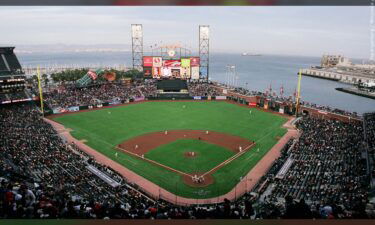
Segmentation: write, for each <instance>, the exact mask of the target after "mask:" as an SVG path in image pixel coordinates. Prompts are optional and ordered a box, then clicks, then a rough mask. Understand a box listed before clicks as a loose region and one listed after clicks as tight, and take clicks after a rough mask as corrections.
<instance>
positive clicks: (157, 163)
mask: <svg viewBox="0 0 375 225" xmlns="http://www.w3.org/2000/svg"><path fill="white" fill-rule="evenodd" d="M254 145H255V142H254V143H252V144H251V145H249V146H247V147H246V148H244V150H242V151H240V152H238V153H237V154H235V155H233V156H231V157H230V158H228V159H226V160H225V161H223V162H222V163H220V164H219V165H217V166H215V167H214V168H212V169H211V170H209V171H207V172H206V173H204V174H202V175H200V177H204V176H206V175H207V174H210V173H211V172H213V171H215V170H217V169H219V168H220V167H222V166H224V165H226V164H228V163H231V162H232V161H233V160H235V159H237V158H238V157H240V156H241V155H243V154H244V153H245V152H247V150H248V149H250V148H251V147H253V146H254ZM116 149H119V150H121V151H124V152H126V153H128V154H130V155H133V156H135V157H138V158H140V159H143V160H146V161H148V162H150V163H153V164H155V165H158V166H161V167H164V168H166V169H168V170H171V171H173V172H176V173H179V174H182V175H185V176H188V177H193V176H192V175H191V174H188V173H184V172H181V171H179V170H176V169H174V168H172V167H169V166H166V165H164V164H161V163H159V162H156V161H154V160H151V159H147V158H144V157H142V156H140V155H138V154H136V153H134V152H131V151H128V150H126V149H123V148H120V147H118V146H116Z"/></svg>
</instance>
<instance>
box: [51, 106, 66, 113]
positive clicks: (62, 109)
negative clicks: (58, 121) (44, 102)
mask: <svg viewBox="0 0 375 225" xmlns="http://www.w3.org/2000/svg"><path fill="white" fill-rule="evenodd" d="M52 111H53V114H59V113H64V112H68V110H67V109H64V108H61V107H56V108H53V109H52Z"/></svg>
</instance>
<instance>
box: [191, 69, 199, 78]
mask: <svg viewBox="0 0 375 225" xmlns="http://www.w3.org/2000/svg"><path fill="white" fill-rule="evenodd" d="M191 79H194V80H199V66H195V67H191Z"/></svg>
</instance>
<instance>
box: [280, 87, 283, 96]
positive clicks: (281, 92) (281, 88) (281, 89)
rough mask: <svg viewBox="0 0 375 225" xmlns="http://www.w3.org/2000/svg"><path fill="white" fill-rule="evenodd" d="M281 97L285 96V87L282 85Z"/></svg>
mask: <svg viewBox="0 0 375 225" xmlns="http://www.w3.org/2000/svg"><path fill="white" fill-rule="evenodd" d="M280 95H281V97H282V96H283V95H284V86H283V85H281V87H280Z"/></svg>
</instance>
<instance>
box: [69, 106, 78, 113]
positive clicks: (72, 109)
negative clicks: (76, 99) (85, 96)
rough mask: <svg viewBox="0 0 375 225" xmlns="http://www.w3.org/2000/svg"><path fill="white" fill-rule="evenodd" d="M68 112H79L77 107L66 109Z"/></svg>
mask: <svg viewBox="0 0 375 225" xmlns="http://www.w3.org/2000/svg"><path fill="white" fill-rule="evenodd" d="M68 111H69V112H77V111H79V106H72V107H69V108H68Z"/></svg>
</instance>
